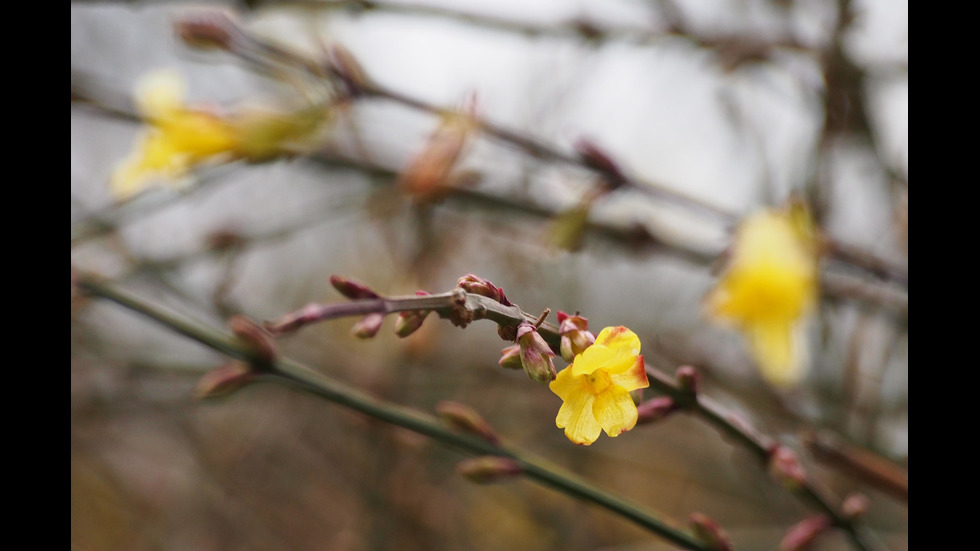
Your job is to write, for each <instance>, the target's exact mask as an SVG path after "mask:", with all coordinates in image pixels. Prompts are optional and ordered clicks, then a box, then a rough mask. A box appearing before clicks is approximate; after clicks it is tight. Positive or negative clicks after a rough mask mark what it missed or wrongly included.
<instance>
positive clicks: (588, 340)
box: [558, 311, 595, 362]
mask: <svg viewBox="0 0 980 551" xmlns="http://www.w3.org/2000/svg"><path fill="white" fill-rule="evenodd" d="M558 334H559V335H560V336H561V348H560V351H561V357H562V358H564V359H565V361H566V362H571V361H573V360H574V359H575V356H577V355H579V354H581V353H582V352H585V349H586V348H588V347H590V346H592V343H594V342H595V335H593V334H592V333H590V332H589V320H587V319H585V318H584V317H582V316H579V315H578V314H576V315H574V316H570V315H568V314H566V313H565V312H561V311H559V312H558Z"/></svg>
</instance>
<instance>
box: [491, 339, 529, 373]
mask: <svg viewBox="0 0 980 551" xmlns="http://www.w3.org/2000/svg"><path fill="white" fill-rule="evenodd" d="M497 363H498V364H500V367H505V368H507V369H523V368H524V363H523V362H522V361H521V345H519V344H515V345H513V346H508V347H507V348H504V349H503V350H501V351H500V360H499V361H498V362H497Z"/></svg>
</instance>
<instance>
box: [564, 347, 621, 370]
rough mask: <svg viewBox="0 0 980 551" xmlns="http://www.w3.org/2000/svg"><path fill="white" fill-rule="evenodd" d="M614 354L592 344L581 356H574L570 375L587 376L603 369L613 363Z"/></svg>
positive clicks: (612, 351) (607, 349)
mask: <svg viewBox="0 0 980 551" xmlns="http://www.w3.org/2000/svg"><path fill="white" fill-rule="evenodd" d="M615 359H616V352H615V351H614V350H610V349H609V348H607V347H605V346H602V345H598V344H593V345H592V346H590V347H588V348H586V349H585V350H584V351H583V352H582V353H581V354H579V355H578V356H575V360H574V363H572V373H574V374H575V375H588V374H589V373H592V372H594V371H595V370H596V369H599V368H605V366H606V365H607V364H610V363H612V362H614V361H615Z"/></svg>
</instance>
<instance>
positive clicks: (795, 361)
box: [746, 322, 805, 387]
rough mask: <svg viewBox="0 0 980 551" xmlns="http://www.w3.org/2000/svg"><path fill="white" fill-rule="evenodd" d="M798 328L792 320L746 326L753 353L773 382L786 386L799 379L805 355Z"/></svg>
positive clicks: (765, 375)
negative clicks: (790, 321) (789, 321)
mask: <svg viewBox="0 0 980 551" xmlns="http://www.w3.org/2000/svg"><path fill="white" fill-rule="evenodd" d="M799 329H800V328H798V327H795V326H794V325H793V324H791V323H779V322H775V323H759V324H755V325H752V326H751V327H747V328H746V333H747V337H748V339H749V342H750V344H751V346H752V353H753V355H754V356H755V358H756V361H757V362H758V364H759V368H760V369H761V370H762V375H763V376H764V377H765V378H766V380H768V381H769V382H770V383H772V384H774V385H777V386H781V387H787V386H792V385H794V384H795V383H797V382H799V380H800V378H801V377H802V375H803V370H802V364H803V357H804V356H805V353H804V348H803V341H802V338H801V335H799V334H798V333H799Z"/></svg>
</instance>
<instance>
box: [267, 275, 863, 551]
mask: <svg viewBox="0 0 980 551" xmlns="http://www.w3.org/2000/svg"><path fill="white" fill-rule="evenodd" d="M459 305H465V307H466V308H467V309H473V310H472V311H473V313H474V316H473V318H472V319H492V320H493V321H495V322H496V323H498V324H501V325H517V324H519V323H521V322H524V321H527V322H529V323H532V322H534V321H535V320H536V319H537V316H532V315H529V314H526V313H524V312H522V311H521V309H520V308H518V307H516V306H503V305H501V304H500V303H497V302H496V301H494V300H491V299H488V298H486V297H483V296H480V295H474V294H472V293H466V292H464V291H462V290H461V289H457V290H456V291H453V292H451V293H443V294H440V295H428V296H422V297H397V298H390V299H386V298H375V299H361V300H353V301H351V302H345V303H335V304H310V305H308V306H306V307H304V308H302V309H300V310H298V311H297V312H294V313H292V314H287V315H286V316H284V317H283V318H281V319H279V320H277V321H276V322H273V323H271V324H269V325H268V326H267V328H268V329H269V330H270V331H272V332H273V333H274V334H283V333H286V332H290V331H294V330H296V329H299V328H300V327H303V326H305V325H308V324H311V323H316V322H319V321H324V320H328V319H336V318H340V317H347V316H359V315H364V314H369V313H384V314H387V313H391V312H398V311H417V310H431V311H435V312H438V313H439V314H440V315H441V316H443V317H449V316H450V315H452V310H453V308H456V307H458V306H459ZM490 313H492V314H493V315H492V316H491V315H489V314H490ZM539 333H540V334H541V336H542V337H544V339H545V340H546V341H547V342H548V344H549V345H550V346H552V347H553V348H555V349H557V348H558V345H559V343H560V337H559V335H558V333H557V330H556V328H555V327H554V326H547V325H546V326H542V327H541V328H540V330H539ZM646 372H647V378H648V380H649V381H650V386H651V388H653V389H655V390H657V391H659V392H661V393H663V394H666V395H668V396H670V397H671V398H672V399H673V400H674V401H675V402H676V403H678V404H679V405H681V406H683V407H684V408H685V409H686V410H687V411H688V412H690V413H693V414H694V415H696V416H698V417H700V418H702V419H704V421H705V422H707V423H708V424H710V425H712V426H713V427H715V428H716V429H718V430H719V431H720V432H721V433H722V434H723V435H725V436H726V437H728V438H730V439H731V440H733V441H734V442H735V443H736V444H738V445H740V446H742V447H744V448H746V449H748V450H749V451H751V452H752V453H753V454H754V455H756V456H757V457H758V458H759V459H760V461H762V462H763V463H767V462H769V460H770V459H771V457H772V454H773V453H774V451H775V450H776V449H777V448H778V447H779V442H778V440H776V439H775V438H772V437H770V436H768V435H765V434H763V433H761V432H759V431H757V430H756V429H755V428H754V427H752V426H751V425H750V424H749V423H748V421H746V420H744V419H742V418H740V417H739V416H738V415H736V414H734V413H732V412H730V411H727V410H726V409H725V408H723V407H722V406H721V405H719V404H718V403H716V402H715V401H713V400H711V399H710V398H708V397H706V396H703V395H700V394H698V393H697V392H692V391H691V390H690V389H688V388H684V387H682V386H681V385H679V384H678V383H677V382H676V381H675V380H674V378H672V377H670V376H668V375H666V374H664V373H662V372H660V371H658V370H656V369H654V368H653V367H652V366H650V365H647V366H646ZM796 482H797V484H796V485H795V487H794V493H796V494H797V495H798V496H800V497H801V499H803V500H804V501H806V502H808V503H809V504H810V505H811V506H812V507H814V508H815V509H817V510H819V511H820V512H821V513H823V514H825V515H827V516H828V517H829V518H830V519H831V520H832V522H833V524H834V525H835V526H837V527H838V528H841V529H842V530H844V531H845V532H846V533H847V535H848V537H849V538H850V539H851V541H852V542H853V543H854V545H855V546H856V547H857V548H858V549H863V550H871V549H876V545H875V544H874V543H872V541H871V540H870V538H869V537H868V536H867V535H866V534H864V531H863V528H861V527H860V526H859V525H857V524H855V523H854V521H853V520H851V519H849V518H847V517H845V516H844V514H843V513H842V512H841V511H839V510H838V509H837V507H836V506H834V505H833V504H832V503H831V501H832V499H831V498H830V497H829V496H827V495H825V493H824V491H823V490H822V489H820V487H819V486H817V485H816V484H815V483H813V482H812V481H811V480H808V479H801V480H798V481H796Z"/></svg>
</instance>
